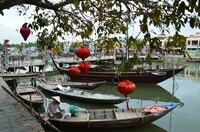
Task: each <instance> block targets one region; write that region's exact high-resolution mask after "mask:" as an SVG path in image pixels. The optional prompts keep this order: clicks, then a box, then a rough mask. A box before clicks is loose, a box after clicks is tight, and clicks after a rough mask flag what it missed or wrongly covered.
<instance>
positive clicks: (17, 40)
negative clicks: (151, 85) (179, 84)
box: [0, 8, 200, 44]
mask: <svg viewBox="0 0 200 132" xmlns="http://www.w3.org/2000/svg"><path fill="white" fill-rule="evenodd" d="M28 13H31V11H30V10H29V12H28ZM25 22H28V23H29V22H31V20H29V19H27V18H26V17H25V16H19V15H18V14H17V9H15V8H11V9H9V10H4V16H2V15H0V43H3V42H4V40H5V39H8V40H10V43H11V44H21V43H28V42H36V40H37V36H36V33H34V32H32V33H31V34H30V35H29V37H28V39H27V41H24V39H23V37H22V36H21V34H20V28H21V26H22V24H24V23H25ZM137 29H139V28H137V26H134V29H131V31H130V33H129V35H132V34H134V33H135V34H137V32H138V31H137ZM174 32H175V31H174V30H173V29H171V35H173V33H174ZM196 32H200V29H192V28H190V27H189V26H188V25H187V26H186V27H184V28H182V30H181V34H182V35H184V36H185V37H187V36H189V35H194V34H195V33H196Z"/></svg>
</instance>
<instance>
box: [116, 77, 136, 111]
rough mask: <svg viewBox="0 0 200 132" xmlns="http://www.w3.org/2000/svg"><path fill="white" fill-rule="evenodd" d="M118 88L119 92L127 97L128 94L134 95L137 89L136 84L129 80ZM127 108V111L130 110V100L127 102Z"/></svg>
mask: <svg viewBox="0 0 200 132" xmlns="http://www.w3.org/2000/svg"><path fill="white" fill-rule="evenodd" d="M117 88H118V91H119V92H120V93H121V94H124V96H125V97H127V95H128V94H131V93H133V92H134V91H135V89H136V87H135V84H134V83H133V82H131V81H129V80H124V81H121V82H120V83H119V84H118V85H117ZM126 106H127V109H128V110H129V105H128V100H126Z"/></svg>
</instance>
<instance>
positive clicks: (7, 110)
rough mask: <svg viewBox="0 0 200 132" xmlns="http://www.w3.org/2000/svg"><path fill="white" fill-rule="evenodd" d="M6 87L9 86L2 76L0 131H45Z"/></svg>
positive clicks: (0, 87) (0, 79) (0, 88)
mask: <svg viewBox="0 0 200 132" xmlns="http://www.w3.org/2000/svg"><path fill="white" fill-rule="evenodd" d="M4 88H6V89H7V90H9V86H8V85H7V84H6V82H5V81H4V80H3V79H2V78H1V77H0V131H1V132H26V131H34V132H44V131H45V130H44V129H43V127H42V126H41V124H40V123H39V122H38V121H37V120H36V119H35V118H34V117H33V116H32V115H31V114H30V112H29V111H28V110H27V109H26V108H25V107H24V106H23V105H22V104H21V103H19V102H18V101H17V100H15V99H14V98H13V97H12V96H11V95H9V94H8V93H7V92H6V91H5V90H4Z"/></svg>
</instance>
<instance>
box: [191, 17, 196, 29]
mask: <svg viewBox="0 0 200 132" xmlns="http://www.w3.org/2000/svg"><path fill="white" fill-rule="evenodd" d="M194 25H195V18H191V19H190V27H191V28H194Z"/></svg>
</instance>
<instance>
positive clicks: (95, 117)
mask: <svg viewBox="0 0 200 132" xmlns="http://www.w3.org/2000/svg"><path fill="white" fill-rule="evenodd" d="M175 107H176V106H175ZM175 107H173V108H170V109H166V110H164V111H158V112H156V113H154V114H148V115H145V114H143V113H142V110H143V109H142V108H139V109H130V110H127V109H113V110H108V109H105V110H102V109H100V110H90V111H87V110H85V111H84V112H80V114H79V116H78V117H72V118H68V119H66V118H61V119H57V118H50V119H49V121H50V122H51V123H52V124H54V125H55V126H57V127H58V128H60V129H68V128H73V129H110V128H123V127H134V126H138V125H142V124H148V123H151V122H153V121H156V120H158V119H159V118H161V117H163V116H165V115H166V114H167V113H169V112H170V111H172V110H173V109H174V108H175Z"/></svg>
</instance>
